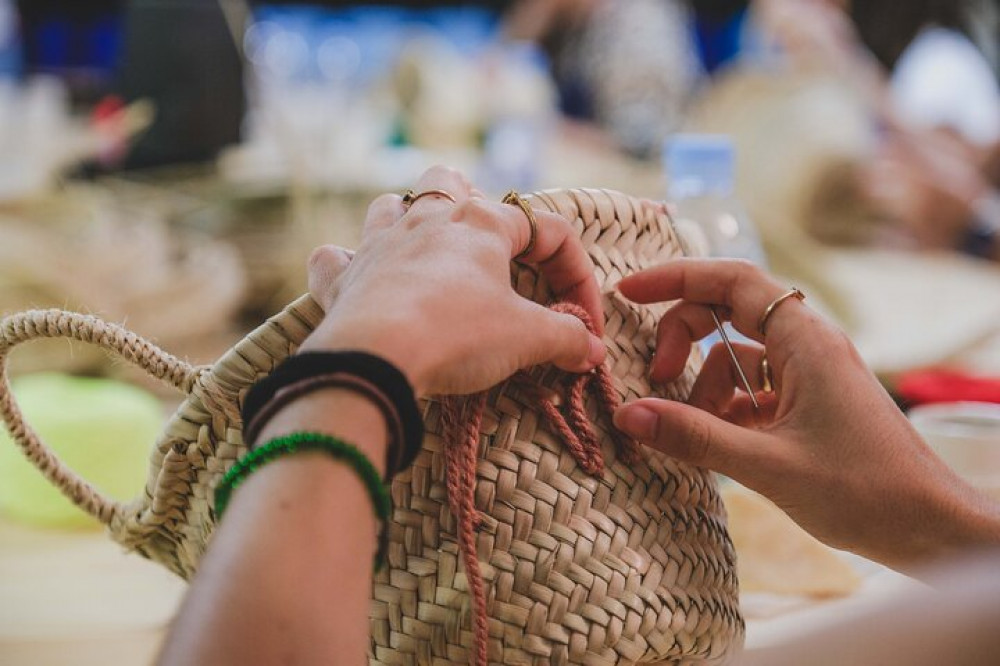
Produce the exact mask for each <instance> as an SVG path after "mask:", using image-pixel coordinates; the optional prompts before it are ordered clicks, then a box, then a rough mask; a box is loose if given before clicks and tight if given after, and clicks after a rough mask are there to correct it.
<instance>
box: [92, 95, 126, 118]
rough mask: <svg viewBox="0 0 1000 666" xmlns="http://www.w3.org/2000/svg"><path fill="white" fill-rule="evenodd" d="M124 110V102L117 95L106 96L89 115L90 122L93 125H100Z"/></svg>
mask: <svg viewBox="0 0 1000 666" xmlns="http://www.w3.org/2000/svg"><path fill="white" fill-rule="evenodd" d="M124 108H125V101H124V100H123V99H122V98H121V97H119V96H118V95H107V96H105V97H104V98H103V99H101V101H100V102H98V103H97V106H95V107H94V110H93V111H92V112H91V114H90V118H91V120H93V122H95V123H100V122H102V121H106V120H111V119H113V118H114V117H115V116H117V115H118V114H119V113H121V112H122V110H123V109H124Z"/></svg>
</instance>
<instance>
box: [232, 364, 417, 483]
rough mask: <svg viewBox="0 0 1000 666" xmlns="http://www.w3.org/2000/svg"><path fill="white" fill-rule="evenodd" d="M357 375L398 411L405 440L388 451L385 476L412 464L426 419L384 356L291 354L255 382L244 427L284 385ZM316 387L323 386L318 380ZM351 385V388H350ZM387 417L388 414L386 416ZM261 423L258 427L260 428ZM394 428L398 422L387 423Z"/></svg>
mask: <svg viewBox="0 0 1000 666" xmlns="http://www.w3.org/2000/svg"><path fill="white" fill-rule="evenodd" d="M335 374H341V375H354V376H356V377H358V378H360V379H363V380H365V381H366V382H367V383H369V384H371V385H372V386H374V387H376V388H377V389H378V390H379V391H380V392H381V394H382V395H384V396H385V397H386V399H387V400H388V401H389V403H391V405H392V406H393V407H394V408H395V412H396V414H398V419H399V424H400V425H401V429H402V442H400V445H399V446H395V447H392V448H393V449H395V450H392V449H390V450H389V451H387V453H386V455H387V460H386V479H391V478H392V477H393V476H394V475H395V474H396V473H397V472H399V471H401V470H404V469H406V468H407V467H409V466H410V465H411V464H412V463H413V460H414V459H415V458H416V457H417V454H418V453H419V452H420V448H421V446H423V441H424V421H423V418H422V417H421V414H420V408H419V406H418V405H417V400H416V397H415V396H414V394H413V388H412V387H411V386H410V382H409V381H407V379H406V376H405V375H404V374H403V373H402V372H400V370H399V369H398V368H396V366H394V365H393V364H391V363H389V362H388V361H386V360H385V359H383V358H380V357H378V356H375V355H374V354H369V353H367V352H360V351H338V352H305V353H302V354H296V355H295V356H289V357H288V358H287V359H285V360H284V361H283V362H282V363H281V364H280V365H278V367H277V368H275V369H274V370H273V371H272V372H271V374H269V375H268V376H267V377H265V378H264V379H262V380H260V381H259V382H257V383H256V384H254V385H253V386H252V387H251V388H250V391H249V392H248V393H247V396H246V399H245V400H244V401H243V409H242V410H241V415H242V417H243V424H244V427H246V426H247V425H249V424H251V423H255V421H256V420H257V416H258V414H259V413H260V412H261V410H263V409H264V408H265V407H266V406H267V405H268V403H270V402H271V401H272V400H274V398H275V395H276V394H277V393H278V392H279V391H281V390H282V389H283V388H286V387H289V386H292V385H295V384H299V385H302V384H303V382H308V380H310V379H311V378H314V377H319V376H322V375H335ZM315 386H316V388H317V389H320V388H324V387H325V385H324V384H323V383H317V384H316V385H315ZM348 388H350V387H348ZM300 395H301V393H300ZM387 420H388V417H387ZM262 425H263V424H259V426H258V427H257V430H258V431H259V429H260V426H262ZM387 427H388V428H389V429H390V431H391V430H392V429H394V427H395V424H393V423H387Z"/></svg>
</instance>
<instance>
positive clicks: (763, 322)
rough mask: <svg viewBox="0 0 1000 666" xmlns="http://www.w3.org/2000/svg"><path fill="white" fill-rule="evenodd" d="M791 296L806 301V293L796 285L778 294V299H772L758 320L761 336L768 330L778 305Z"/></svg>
mask: <svg viewBox="0 0 1000 666" xmlns="http://www.w3.org/2000/svg"><path fill="white" fill-rule="evenodd" d="M789 298H797V299H799V300H800V301H804V300H805V298H806V295H805V294H803V293H802V292H801V291H799V290H798V289H796V288H795V287H792V288H791V289H789V290H788V291H786V292H785V293H783V294H782V295H781V296H778V297H777V298H776V299H774V300H773V301H771V304H770V305H768V306H767V308H766V309H765V310H764V314H762V315H761V316H760V321H758V322H757V330H758V331H759V332H760V335H761V337H763V336H764V334H765V331H766V330H767V320H768V319H770V318H771V315H772V314H774V311H775V310H776V309H777V307H778V306H779V305H781V304H782V303H784V302H785V301H787V300H788V299H789Z"/></svg>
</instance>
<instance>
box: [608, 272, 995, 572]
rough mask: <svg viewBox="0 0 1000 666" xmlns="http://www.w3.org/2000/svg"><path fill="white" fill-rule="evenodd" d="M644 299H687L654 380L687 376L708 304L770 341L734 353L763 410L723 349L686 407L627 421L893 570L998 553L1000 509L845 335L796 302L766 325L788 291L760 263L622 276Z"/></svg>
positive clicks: (626, 415)
mask: <svg viewBox="0 0 1000 666" xmlns="http://www.w3.org/2000/svg"><path fill="white" fill-rule="evenodd" d="M619 289H620V290H621V292H622V294H623V295H624V296H626V297H627V298H629V299H631V300H633V301H635V302H638V303H652V302H657V301H672V300H675V299H680V300H679V301H678V302H677V303H676V304H675V305H674V306H672V307H671V309H670V310H669V311H668V312H667V313H666V314H665V315H664V317H663V319H662V320H661V322H660V324H659V328H658V332H657V349H656V356H655V360H654V362H653V365H652V367H651V368H650V374H651V377H652V379H653V380H654V381H660V382H662V381H666V380H669V379H672V378H674V377H677V376H678V375H679V374H680V373H681V371H682V370H683V369H684V365H685V362H686V360H687V357H688V355H689V353H690V350H691V343H692V342H693V341H695V340H699V339H701V338H703V337H705V336H707V335H708V334H710V333H711V332H712V331H714V330H715V326H714V321H713V319H712V315H711V311H710V309H709V308H710V306H715V308H716V310H717V311H718V313H719V315H720V316H727V317H728V318H729V319H730V320H731V321H732V323H733V326H734V327H735V328H736V330H738V331H739V332H740V333H742V334H744V335H745V336H747V337H748V338H751V339H752V340H755V341H756V342H757V343H760V344H759V345H734V347H735V348H736V353H737V356H738V357H739V359H740V364H741V365H742V366H743V368H744V370H745V371H746V374H747V376H748V379H749V380H750V383H751V385H753V386H755V387H761V386H762V385H763V379H762V372H761V360H762V358H763V356H764V354H765V351H766V356H767V361H768V363H769V364H770V366H771V368H772V370H773V380H774V381H773V384H774V392H773V393H764V392H763V391H759V392H757V393H756V395H757V396H758V397H759V399H760V402H761V410H760V412H755V411H754V410H753V407H752V404H751V402H750V400H749V396H747V395H746V393H743V392H742V391H739V390H738V387H739V386H740V384H739V383H738V382H737V379H738V377H737V375H736V373H735V370H734V368H733V367H732V365H731V362H730V359H729V357H728V354H727V352H726V350H725V348H724V347H723V346H722V345H721V344H719V345H716V347H715V348H713V349H712V351H711V352H710V354H709V355H708V358H707V359H706V361H705V364H704V366H703V368H702V371H701V373H700V375H699V377H698V379H697V381H696V382H695V385H694V387H693V390H692V393H691V397H690V400H689V404H682V403H678V402H672V401H667V400H660V399H657V398H644V399H641V400H637V401H635V402H633V403H630V404H627V405H625V406H623V407H622V408H621V409H620V410H619V411H618V412H617V413H616V415H615V423H616V425H617V426H618V427H619V428H621V429H622V430H624V431H625V432H627V433H629V434H630V435H632V436H634V437H636V438H637V439H639V440H641V441H643V442H645V443H647V444H648V445H650V446H652V447H654V448H657V449H660V450H662V451H665V452H666V453H668V454H670V455H672V456H674V457H676V458H679V459H681V460H684V461H687V462H689V463H692V464H695V465H699V466H704V467H709V468H711V469H714V470H717V471H719V472H721V473H723V474H725V475H727V476H729V477H731V478H733V479H735V480H736V481H739V482H740V483H742V484H744V485H746V486H748V487H750V488H752V489H754V490H757V491H758V492H760V493H762V494H763V495H765V496H767V497H769V498H770V499H772V500H773V501H774V502H775V503H776V504H777V505H778V506H779V507H781V508H782V509H783V510H785V511H786V512H787V513H788V514H789V515H790V516H791V517H792V518H793V519H794V520H795V521H796V522H798V523H799V524H800V525H801V526H802V527H803V528H805V529H806V530H807V531H809V532H811V533H812V534H813V535H814V536H816V537H817V538H819V539H820V540H822V541H824V542H826V543H828V544H830V545H832V546H835V547H838V548H844V549H848V550H852V551H855V552H857V553H859V554H861V555H864V556H866V557H869V558H872V559H875V560H878V561H881V562H883V563H885V564H888V565H890V566H893V567H896V568H907V567H909V566H911V565H914V564H917V563H918V562H921V561H924V560H927V559H931V558H935V557H938V556H941V555H944V554H946V553H947V552H949V551H951V550H956V549H964V548H968V547H972V546H975V545H986V544H993V545H996V544H1000V507H997V506H996V504H995V503H993V502H991V501H990V500H988V499H986V498H985V497H983V496H981V495H979V494H978V493H977V492H976V491H975V490H974V489H972V488H971V487H970V486H968V485H967V484H966V483H965V482H963V481H962V480H961V479H959V478H958V477H957V476H956V475H955V474H954V473H953V472H952V471H951V470H950V469H949V468H948V467H947V466H946V465H945V464H944V463H943V462H942V461H941V460H940V459H939V458H937V456H935V455H934V453H933V452H932V451H931V450H930V449H929V448H928V446H927V445H926V444H925V443H924V442H923V440H921V438H920V436H919V435H918V434H917V433H916V431H915V430H914V429H913V427H912V426H911V425H910V423H909V421H908V420H907V419H906V417H905V416H904V415H903V414H902V412H900V410H899V409H898V408H897V407H896V405H895V404H894V403H893V401H892V399H891V398H890V397H889V395H888V394H887V393H886V392H885V390H883V388H882V387H881V385H880V384H879V383H878V381H877V380H876V379H875V377H874V376H873V375H872V374H871V372H870V371H869V370H868V369H867V367H866V366H865V364H864V362H863V361H862V359H861V357H860V356H859V355H858V353H857V350H856V349H855V348H854V346H853V345H852V344H851V342H850V340H849V339H848V338H847V336H846V335H845V334H844V333H843V332H842V331H840V330H839V329H838V328H836V327H835V326H833V325H832V324H830V323H829V322H827V321H826V320H825V319H823V318H822V317H821V316H820V315H819V314H817V313H816V312H815V311H813V310H811V309H810V308H809V307H808V306H807V305H805V304H804V303H802V302H800V301H798V300H797V299H794V298H790V299H786V300H785V301H784V302H782V303H781V304H780V305H778V306H777V307H776V308H774V310H773V312H772V314H771V316H770V318H769V319H768V321H767V327H766V337H765V335H764V334H762V333H761V332H760V331H759V330H758V325H759V322H760V319H761V317H762V315H763V313H764V312H765V310H766V309H767V308H768V306H769V305H770V304H771V303H773V302H774V301H775V299H777V298H778V297H780V296H781V295H782V294H784V293H786V291H787V289H786V288H785V287H783V286H782V285H780V284H779V283H777V282H776V281H775V280H773V279H772V278H771V277H769V276H768V275H766V274H765V273H764V272H763V271H761V270H760V269H758V268H756V267H755V266H753V265H752V264H749V263H746V262H741V261H734V260H705V259H682V260H678V261H674V262H671V263H668V264H665V265H662V266H659V267H657V268H653V269H650V270H646V271H643V272H640V273H637V274H634V275H632V276H629V277H627V278H625V279H623V280H622V281H621V283H620V285H619Z"/></svg>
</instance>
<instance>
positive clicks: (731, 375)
mask: <svg viewBox="0 0 1000 666" xmlns="http://www.w3.org/2000/svg"><path fill="white" fill-rule="evenodd" d="M733 352H734V353H735V354H736V358H737V360H738V361H739V363H740V367H742V368H743V373H744V374H745V375H746V378H747V381H748V382H750V387H751V389H752V390H755V394H754V397H756V389H758V388H759V387H761V386H762V385H763V379H762V377H761V373H760V359H761V357H763V355H764V350H763V349H762V348H761V347H756V346H751V345H744V344H739V343H735V342H734V343H733ZM737 391H743V392H744V395H746V389H745V387H744V386H743V380H742V379H741V377H740V374H739V371H738V370H737V369H736V366H735V365H733V359H732V357H731V356H730V355H729V350H728V349H726V346H725V345H724V344H723V343H721V342H719V343H716V344H715V345H714V346H713V347H712V349H711V351H709V352H708V357H707V358H706V359H705V363H704V364H703V365H702V366H701V371H700V372H699V373H698V378H697V379H696V380H695V382H694V386H693V387H692V388H691V395H690V396H689V397H688V404H689V405H691V406H692V407H697V408H699V409H704V410H706V411H709V412H711V413H712V414H715V415H716V416H720V417H721V416H723V415H724V414H725V413H726V412H727V411H728V410H729V409H730V408H731V405H732V402H733V396H734V395H735V394H736V392H737Z"/></svg>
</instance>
